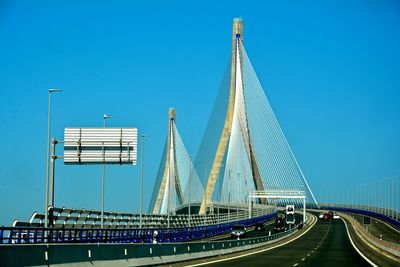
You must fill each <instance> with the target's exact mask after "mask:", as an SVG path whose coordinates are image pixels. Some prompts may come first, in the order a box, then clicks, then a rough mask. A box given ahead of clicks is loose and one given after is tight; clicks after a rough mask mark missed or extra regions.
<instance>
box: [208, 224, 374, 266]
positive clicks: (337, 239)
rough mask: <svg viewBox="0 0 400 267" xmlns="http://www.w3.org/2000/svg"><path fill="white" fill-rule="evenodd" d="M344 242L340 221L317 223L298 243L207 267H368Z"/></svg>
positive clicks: (296, 241) (346, 242)
mask: <svg viewBox="0 0 400 267" xmlns="http://www.w3.org/2000/svg"><path fill="white" fill-rule="evenodd" d="M368 265H369V264H368V263H367V262H366V261H365V260H364V259H363V258H362V257H361V256H360V255H359V254H358V253H357V252H356V251H355V249H354V248H353V246H352V245H351V243H350V240H349V239H348V236H347V232H346V227H345V225H344V223H343V221H342V220H329V221H322V220H318V222H317V224H316V225H315V226H314V227H313V228H312V229H311V230H310V231H309V232H308V233H307V234H306V235H304V236H302V237H300V238H299V239H297V240H295V241H293V242H291V243H289V244H287V245H285V246H282V247H278V248H275V249H272V250H268V251H265V252H262V253H257V254H253V255H250V256H245V257H241V258H237V259H233V260H228V261H222V262H218V263H212V264H210V265H209V266H335V267H339V266H368Z"/></svg>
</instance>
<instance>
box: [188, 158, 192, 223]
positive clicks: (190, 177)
mask: <svg viewBox="0 0 400 267" xmlns="http://www.w3.org/2000/svg"><path fill="white" fill-rule="evenodd" d="M189 158H190V171H189V206H188V219H189V222H188V224H189V227H191V226H192V222H191V219H192V218H191V215H192V212H191V208H192V174H193V169H192V168H193V164H192V155H190V156H189Z"/></svg>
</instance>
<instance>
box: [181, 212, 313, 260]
mask: <svg viewBox="0 0 400 267" xmlns="http://www.w3.org/2000/svg"><path fill="white" fill-rule="evenodd" d="M313 216H314V215H313ZM314 217H315V216H314ZM317 221H318V220H314V223H313V224H312V225H310V227H309V228H308V229H307V230H305V231H304V232H303V233H302V234H301V235H299V236H297V237H295V238H293V239H291V240H288V241H286V242H285V243H282V244H279V245H276V246H274V247H270V248H265V249H262V250H258V251H253V252H249V253H245V254H242V255H238V256H235V257H230V258H225V259H219V260H214V261H208V262H203V263H197V264H193V265H187V266H188V267H195V266H202V265H208V264H212V263H217V262H222V261H229V260H234V259H239V258H243V257H246V256H250V255H254V254H258V253H262V252H265V251H268V250H271V249H274V248H278V247H281V246H284V245H286V244H289V243H290V242H293V241H295V240H296V239H298V238H300V237H302V236H303V235H305V234H306V233H307V232H308V231H310V230H311V229H312V228H313V227H314V226H315V225H316V224H317Z"/></svg>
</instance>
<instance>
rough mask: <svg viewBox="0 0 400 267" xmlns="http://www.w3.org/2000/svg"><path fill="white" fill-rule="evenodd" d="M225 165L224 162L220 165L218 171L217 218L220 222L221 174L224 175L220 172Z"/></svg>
mask: <svg viewBox="0 0 400 267" xmlns="http://www.w3.org/2000/svg"><path fill="white" fill-rule="evenodd" d="M223 166H224V164H221V165H220V168H219V172H218V174H217V177H218V178H217V180H218V209H217V214H218V215H217V218H218V224H219V223H220V218H219V208H220V206H221V176H222V175H220V172H221V168H222V167H223Z"/></svg>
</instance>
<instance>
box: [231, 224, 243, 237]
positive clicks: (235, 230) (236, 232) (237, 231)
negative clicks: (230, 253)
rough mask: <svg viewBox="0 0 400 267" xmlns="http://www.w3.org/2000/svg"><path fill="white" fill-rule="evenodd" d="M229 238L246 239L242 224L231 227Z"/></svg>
mask: <svg viewBox="0 0 400 267" xmlns="http://www.w3.org/2000/svg"><path fill="white" fill-rule="evenodd" d="M231 237H235V238H240V237H246V227H245V226H244V225H242V224H236V225H234V226H232V230H231Z"/></svg>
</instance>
